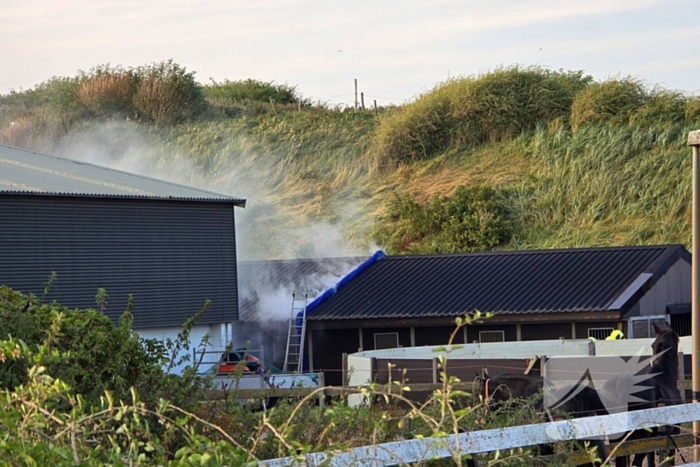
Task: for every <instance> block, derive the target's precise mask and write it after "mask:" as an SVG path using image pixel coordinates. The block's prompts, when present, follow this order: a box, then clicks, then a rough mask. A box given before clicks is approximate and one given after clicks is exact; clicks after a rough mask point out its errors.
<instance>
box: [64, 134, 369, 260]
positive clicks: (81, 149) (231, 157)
mask: <svg viewBox="0 0 700 467" xmlns="http://www.w3.org/2000/svg"><path fill="white" fill-rule="evenodd" d="M193 131H196V129H195V130H193ZM162 138H163V137H162V136H159V135H157V134H155V133H154V132H152V131H151V130H150V129H148V127H143V126H140V125H138V124H135V123H129V122H107V123H98V124H95V123H90V124H86V125H84V126H83V127H82V128H79V129H77V130H75V131H73V132H71V133H70V134H68V135H67V136H65V137H63V138H62V139H61V140H60V141H59V142H58V144H57V145H56V146H55V147H53V148H52V151H51V152H53V153H55V154H58V155H61V156H64V157H67V158H70V159H74V160H79V161H83V162H89V163H93V164H96V165H101V166H105V167H109V168H113V169H118V170H123V171H126V172H131V173H135V174H138V175H143V176H147V177H151V178H157V179H162V180H166V181H170V182H174V183H179V184H184V185H188V186H192V187H194V188H200V189H204V190H208V191H214V192H219V193H222V194H226V195H230V196H235V197H239V198H245V199H246V200H247V207H246V208H245V209H237V210H236V229H237V250H238V256H239V259H253V258H258V259H272V258H299V257H305V258H323V257H341V256H355V255H367V254H368V251H369V249H370V248H369V247H364V248H361V249H357V248H353V247H351V246H350V245H349V243H348V241H347V240H346V236H345V234H344V232H343V223H344V222H343V219H348V218H350V217H351V216H353V215H355V214H356V211H355V212H349V211H348V209H352V208H348V207H349V206H352V203H351V202H348V203H344V206H343V210H344V212H340V213H336V214H337V215H336V216H335V217H336V218H340V221H339V222H335V223H330V222H327V221H319V222H313V221H312V222H308V221H307V220H301V219H297V218H294V216H293V215H291V214H289V212H288V211H289V209H288V208H289V206H288V205H285V204H280V203H281V202H280V201H278V200H279V199H280V188H278V186H277V185H276V183H278V182H279V180H276V181H275V180H273V179H274V178H275V177H274V175H275V174H276V175H279V173H278V172H279V167H276V166H275V164H276V162H275V161H274V160H273V158H268V157H263V156H265V155H255V156H254V157H247V158H246V162H245V163H242V162H241V158H240V157H237V154H235V153H228V152H227V153H221V154H214V155H212V156H211V157H210V158H211V159H216V160H219V161H220V160H222V159H223V160H226V161H227V162H225V163H223V165H221V163H219V165H217V166H216V170H212V169H211V167H206V166H200V165H202V164H203V163H202V161H195V160H194V159H192V158H189V157H188V155H186V154H181V153H180V149H178V146H177V141H174V142H173V141H165V140H163V139H162ZM222 151H229V152H230V151H231V149H226V150H222Z"/></svg>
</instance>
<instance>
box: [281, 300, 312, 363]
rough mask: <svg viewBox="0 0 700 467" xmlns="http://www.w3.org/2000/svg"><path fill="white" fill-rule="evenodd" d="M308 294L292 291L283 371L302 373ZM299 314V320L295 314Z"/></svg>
mask: <svg viewBox="0 0 700 467" xmlns="http://www.w3.org/2000/svg"><path fill="white" fill-rule="evenodd" d="M307 300H308V295H307V294H304V296H303V297H301V296H297V294H296V292H294V293H292V311H291V314H290V317H289V333H288V334H287V352H286V353H285V355H284V371H289V372H297V373H302V372H303V371H304V339H305V338H306V305H307ZM299 314H301V316H300V318H301V320H300V321H301V322H300V323H298V322H297V315H299Z"/></svg>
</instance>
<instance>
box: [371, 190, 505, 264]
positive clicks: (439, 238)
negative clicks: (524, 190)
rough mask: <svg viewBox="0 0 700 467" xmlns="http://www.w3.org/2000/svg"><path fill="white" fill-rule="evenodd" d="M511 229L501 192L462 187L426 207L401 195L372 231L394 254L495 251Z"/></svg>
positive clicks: (436, 199) (437, 198) (392, 202)
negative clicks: (450, 195) (449, 195)
mask: <svg viewBox="0 0 700 467" xmlns="http://www.w3.org/2000/svg"><path fill="white" fill-rule="evenodd" d="M512 231H513V228H512V225H511V222H510V220H509V219H508V217H507V211H506V208H505V205H504V203H503V201H502V194H501V193H499V192H498V191H497V190H494V189H493V188H489V187H485V186H475V187H466V186H460V187H458V188H457V190H456V191H455V193H454V195H452V197H446V196H435V197H434V198H433V200H432V201H431V202H429V203H427V204H426V205H425V206H421V205H420V204H418V203H416V202H415V201H414V200H413V198H411V197H410V196H396V197H395V198H394V199H393V200H392V201H391V202H390V203H389V208H388V213H387V214H386V215H385V216H384V217H383V218H381V219H380V220H379V222H378V224H377V227H376V228H375V230H374V233H373V236H374V240H375V241H377V242H378V243H379V244H380V245H382V246H383V247H384V248H385V250H386V251H387V252H388V253H389V254H396V253H463V252H474V251H485V250H491V249H493V248H495V247H497V246H498V245H501V244H503V243H504V242H507V241H508V240H509V239H510V237H511V235H512Z"/></svg>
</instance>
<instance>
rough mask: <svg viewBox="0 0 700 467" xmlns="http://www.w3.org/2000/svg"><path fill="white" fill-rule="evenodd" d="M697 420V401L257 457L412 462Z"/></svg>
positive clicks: (290, 462)
mask: <svg viewBox="0 0 700 467" xmlns="http://www.w3.org/2000/svg"><path fill="white" fill-rule="evenodd" d="M696 420H700V403H694V404H684V405H677V406H669V407H659V408H655V409H647V410H639V411H634V412H625V413H620V414H614V415H603V416H599V417H588V418H579V419H574V420H564V421H558V422H550V423H540V424H535V425H521V426H515V427H509V428H499V429H494V430H483V431H474V432H470V433H461V434H459V435H451V436H445V437H441V438H429V439H420V440H419V439H412V440H406V441H395V442H391V443H384V444H377V445H373V446H362V447H358V448H354V449H351V450H349V451H345V452H338V453H313V454H307V455H304V456H299V457H285V458H280V459H272V460H266V461H261V462H260V465H261V466H263V467H289V466H294V465H304V466H307V467H315V466H321V465H325V466H329V467H349V466H360V467H387V466H393V465H397V464H409V463H416V462H420V461H423V460H427V459H433V458H449V457H453V455H457V456H464V455H467V454H478V453H486V452H493V451H503V450H509V449H515V448H519V447H524V446H534V445H540V444H548V443H552V442H554V441H570V440H574V439H587V438H594V437H600V436H607V435H615V434H619V433H625V432H629V431H631V430H634V429H638V428H642V427H653V426H656V425H659V424H663V425H670V424H680V423H686V422H691V421H696Z"/></svg>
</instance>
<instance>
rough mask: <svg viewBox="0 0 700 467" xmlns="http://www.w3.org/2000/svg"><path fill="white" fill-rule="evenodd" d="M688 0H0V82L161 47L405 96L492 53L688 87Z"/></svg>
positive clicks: (395, 98) (315, 91)
mask: <svg viewBox="0 0 700 467" xmlns="http://www.w3.org/2000/svg"><path fill="white" fill-rule="evenodd" d="M698 18H700V1H697V0H585V1H578V0H576V1H573V0H462V1H452V0H441V1H426V0H345V1H342V2H340V1H335V0H288V1H284V0H245V1H243V0H0V21H1V23H0V24H1V25H0V57H1V58H2V62H1V63H2V68H0V69H1V70H2V71H1V72H0V93H6V92H8V91H9V90H10V89H20V88H24V89H26V88H31V87H33V86H34V85H35V84H37V83H39V82H41V81H43V80H45V79H47V78H49V77H51V76H74V75H75V74H76V72H77V70H88V69H90V68H91V67H93V66H95V65H97V64H103V63H111V64H113V65H117V64H120V65H124V66H139V65H143V64H146V63H149V62H154V61H162V60H165V59H168V58H172V59H174V60H175V61H176V62H178V63H179V64H181V65H184V66H186V67H187V69H188V70H192V71H196V73H197V74H196V76H197V79H198V80H199V81H200V82H203V83H205V82H208V81H209V78H214V79H215V80H217V81H221V80H223V79H230V80H238V79H246V78H255V79H261V80H264V81H275V82H277V83H287V84H290V85H297V86H298V89H299V91H300V92H301V93H302V94H303V95H304V96H306V97H311V98H312V99H314V100H317V99H320V100H323V101H327V102H330V103H336V104H350V103H351V102H352V99H353V97H352V92H353V79H354V78H357V79H358V83H359V90H360V91H363V92H364V93H365V100H366V103H370V102H371V101H372V100H373V99H376V100H377V102H378V103H379V104H380V105H382V104H389V103H392V102H393V103H400V102H404V101H406V100H409V99H411V98H413V97H415V96H417V95H419V94H421V93H423V92H425V91H427V90H430V89H431V88H433V87H434V86H435V84H437V83H438V82H440V81H443V80H445V79H446V78H448V77H455V76H460V75H471V74H477V73H480V72H484V71H488V70H489V69H493V68H495V67H497V66H499V65H513V64H522V65H542V66H546V67H549V68H553V69H559V68H564V69H567V70H568V69H572V70H584V71H586V72H587V73H590V74H592V75H593V76H594V77H595V78H598V79H602V78H606V77H609V76H614V75H618V74H623V75H628V74H630V75H633V76H636V77H638V78H641V79H643V80H644V81H645V82H647V83H648V84H661V85H663V86H665V87H668V88H672V89H679V90H684V91H691V92H696V91H698V90H700V56H699V55H698V54H697V52H696V50H697V42H698V37H699V36H698V31H699V30H700V25H699V24H698Z"/></svg>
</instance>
